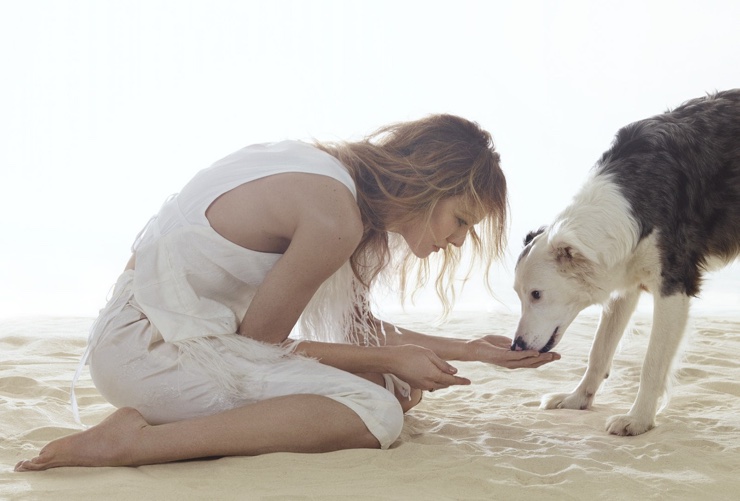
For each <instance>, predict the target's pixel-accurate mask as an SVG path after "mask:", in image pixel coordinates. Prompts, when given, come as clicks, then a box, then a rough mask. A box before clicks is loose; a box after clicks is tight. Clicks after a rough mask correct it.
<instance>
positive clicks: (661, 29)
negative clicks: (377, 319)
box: [0, 0, 740, 317]
mask: <svg viewBox="0 0 740 501" xmlns="http://www.w3.org/2000/svg"><path fill="white" fill-rule="evenodd" d="M739 19H740V2H737V1H735V0H725V1H722V0H705V1H703V2H695V1H673V0H666V1H649V0H641V1H632V0H628V1H622V2H608V3H607V2H590V1H558V2H549V1H544V0H543V1H517V2H503V1H500V2H499V1H491V0H484V1H461V0H455V1H448V2H442V1H433V0H421V1H399V0H390V1H389V0H372V1H363V0H355V1H342V0H337V1H329V0H312V1H287V0H265V1H224V0H207V1H206V0H203V1H187V0H172V1H162V0H143V1H105V0H91V1H71V0H67V1H65V0H54V1H51V0H49V1H42V0H26V1H23V2H20V1H16V0H0V71H2V78H0V138H2V139H1V141H2V142H1V143H0V144H2V146H0V172H1V176H2V177H1V178H0V179H1V182H0V221H2V223H1V225H0V229H1V231H0V252H1V253H2V254H0V256H1V257H2V263H1V266H0V316H4V317H7V316H20V315H46V314H49V315H93V314H94V313H95V312H96V311H97V309H98V308H99V307H101V306H102V304H103V301H104V297H105V294H106V292H107V291H108V289H109V287H110V285H111V284H112V283H113V281H114V280H115V278H116V276H117V274H118V272H119V271H120V270H121V269H122V268H123V266H124V263H125V262H126V260H127V258H128V249H129V246H130V244H131V242H132V241H133V238H134V236H135V235H136V233H137V232H138V230H139V229H140V228H141V227H142V226H143V225H144V223H145V222H146V221H147V220H148V218H149V216H150V215H151V214H153V213H154V212H156V210H157V209H158V208H159V206H160V204H161V202H162V201H163V200H164V199H165V198H166V196H167V195H169V194H171V193H173V192H176V191H178V190H179V189H180V187H181V186H182V184H183V183H184V182H186V181H187V180H188V179H189V178H190V176H191V175H192V174H193V173H194V172H196V171H197V170H199V169H201V168H203V167H206V166H208V165H209V164H210V163H212V162H213V161H215V160H217V159H219V158H221V157H223V156H225V155H226V154H228V153H230V152H231V151H233V150H235V149H237V148H240V147H242V146H245V145H247V144H250V143H255V142H263V141H276V140H281V139H285V138H293V139H311V138H318V139H322V140H332V139H345V138H356V137H360V136H362V135H364V134H366V133H368V132H371V131H372V130H374V129H375V128H377V127H378V126H380V125H383V124H386V123H388V122H392V121H398V120H405V119H413V118H418V117H421V116H423V115H426V114H429V113H434V112H448V113H456V114H460V115H463V116H465V117H467V118H470V119H472V120H475V121H477V122H479V123H480V124H481V125H482V126H484V127H485V128H487V129H489V130H490V131H491V132H492V134H493V136H494V140H495V142H496V144H497V147H498V148H499V151H500V153H501V155H502V159H503V167H504V170H505V173H506V175H507V179H508V182H509V188H510V194H511V208H512V216H513V217H512V231H511V251H510V256H509V258H508V260H507V267H508V271H507V270H504V269H502V270H494V271H495V273H496V278H495V280H494V281H495V283H496V291H497V293H498V295H499V297H500V299H501V300H502V301H503V302H504V303H505V304H508V305H510V306H511V307H512V308H514V309H515V308H516V301H515V297H514V296H513V295H512V293H511V290H510V289H511V278H510V269H511V268H512V267H513V265H511V261H512V260H513V258H514V257H515V256H516V254H517V253H518V250H519V248H520V242H521V238H522V237H523V236H524V234H525V233H526V232H527V231H528V230H529V229H533V228H536V227H538V226H540V225H542V224H545V223H547V222H549V221H550V219H552V217H553V216H554V215H555V214H556V213H557V212H559V211H560V210H561V209H562V208H563V207H564V206H565V204H566V203H567V202H568V200H569V199H570V197H571V196H572V195H573V193H574V192H575V191H576V189H577V188H578V186H579V185H580V184H581V182H582V181H583V179H584V178H585V176H586V172H587V170H588V169H589V168H590V167H591V166H592V165H593V163H594V162H595V161H596V159H597V158H598V157H599V156H600V154H601V153H602V152H603V151H604V150H605V149H607V148H608V146H609V144H610V142H611V139H612V137H613V135H614V133H615V132H616V130H617V129H618V128H619V127H621V126H623V125H625V124H627V123H629V122H632V121H635V120H638V119H641V118H644V117H646V116H649V115H653V114H657V113H660V112H662V111H664V110H665V109H666V108H668V107H673V106H676V105H678V104H680V103H681V102H682V101H684V100H686V99H689V98H692V97H696V96H700V95H702V94H704V93H706V92H711V91H714V90H722V89H727V88H731V87H738V86H740V64H738V63H739V60H738V54H740V30H738V20H739ZM481 291H482V289H481V287H480V283H479V282H478V281H473V282H472V283H471V284H470V286H469V288H468V293H467V294H466V295H465V296H464V297H463V301H462V302H461V303H460V307H461V308H468V309H470V308H486V309H490V308H496V307H497V306H496V305H497V303H495V302H494V301H493V300H492V299H491V298H490V297H488V296H487V295H485V294H483V293H481ZM424 298H425V296H424V295H422V297H421V299H420V303H422V305H424V304H426V299H424ZM429 304H431V303H429ZM698 304H699V306H700V307H703V308H710V309H711V308H724V309H730V310H732V311H737V309H738V306H740V266H738V264H735V265H734V266H732V267H731V268H729V269H726V270H725V271H724V272H722V273H720V274H716V275H715V276H714V277H712V278H711V279H710V281H709V284H708V286H707V288H706V292H705V294H704V298H703V299H702V301H700V302H699V303H698Z"/></svg>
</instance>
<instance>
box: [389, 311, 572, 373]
mask: <svg viewBox="0 0 740 501" xmlns="http://www.w3.org/2000/svg"><path fill="white" fill-rule="evenodd" d="M380 322H381V321H380V320H377V319H376V320H375V323H376V326H377V328H380ZM382 324H383V330H384V331H385V333H386V344H387V345H388V346H397V345H401V344H415V345H418V346H423V347H425V348H427V349H430V350H432V351H433V352H434V353H435V354H436V355H437V356H438V357H440V358H442V359H444V360H460V361H466V362H473V361H477V362H486V363H491V364H494V365H498V366H501V367H506V368H508V369H516V368H524V367H529V368H534V367H540V366H541V365H544V364H546V363H548V362H552V361H554V360H559V359H560V355H559V354H557V353H539V352H537V351H533V350H527V351H512V350H511V349H510V346H511V339H509V338H506V337H504V336H494V335H490V336H485V337H483V338H479V339H453V338H447V337H441V336H431V335H428V334H422V333H420V332H415V331H412V330H409V329H404V328H400V327H397V326H395V325H393V324H391V323H389V322H382Z"/></svg>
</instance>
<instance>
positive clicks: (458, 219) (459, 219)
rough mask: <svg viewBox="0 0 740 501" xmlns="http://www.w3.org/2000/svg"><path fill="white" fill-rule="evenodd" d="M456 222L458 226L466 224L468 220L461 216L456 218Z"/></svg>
mask: <svg viewBox="0 0 740 501" xmlns="http://www.w3.org/2000/svg"><path fill="white" fill-rule="evenodd" d="M457 222H458V224H459V225H460V226H468V222H467V221H465V220H464V219H462V218H457Z"/></svg>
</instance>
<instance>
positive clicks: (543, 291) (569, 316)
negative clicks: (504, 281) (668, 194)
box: [511, 228, 597, 352]
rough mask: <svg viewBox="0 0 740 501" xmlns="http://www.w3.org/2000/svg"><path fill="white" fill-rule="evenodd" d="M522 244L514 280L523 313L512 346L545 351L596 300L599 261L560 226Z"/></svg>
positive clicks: (517, 348)
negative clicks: (595, 279)
mask: <svg viewBox="0 0 740 501" xmlns="http://www.w3.org/2000/svg"><path fill="white" fill-rule="evenodd" d="M524 245H525V247H524V250H523V251H522V253H521V254H520V256H519V260H518V262H517V265H516V272H515V279H514V289H515V290H516V293H517V295H518V296H519V300H520V301H521V303H522V316H521V319H520V320H519V326H518V327H517V330H516V334H515V336H514V344H513V345H512V347H511V349H512V350H538V351H540V352H546V351H549V350H551V349H552V348H553V347H554V346H555V345H557V344H558V342H559V341H560V339H561V338H562V336H563V334H564V333H565V330H566V329H567V328H568V326H569V325H570V323H571V322H572V321H573V319H575V318H576V316H577V315H578V313H580V311H581V310H583V309H584V308H586V307H587V306H590V305H591V304H594V303H595V302H597V299H596V297H595V296H596V295H597V290H596V287H595V286H594V281H593V272H594V269H595V266H596V265H595V263H594V262H593V260H592V259H590V258H589V257H588V256H587V255H586V253H585V252H588V251H587V250H585V249H583V250H582V249H581V246H580V245H579V242H578V241H577V240H576V239H575V238H572V239H569V238H568V235H567V232H565V231H562V228H561V229H558V230H556V231H553V229H552V228H540V229H539V230H537V231H535V232H531V233H530V234H529V235H527V238H526V239H525V241H524ZM584 250H585V252H584Z"/></svg>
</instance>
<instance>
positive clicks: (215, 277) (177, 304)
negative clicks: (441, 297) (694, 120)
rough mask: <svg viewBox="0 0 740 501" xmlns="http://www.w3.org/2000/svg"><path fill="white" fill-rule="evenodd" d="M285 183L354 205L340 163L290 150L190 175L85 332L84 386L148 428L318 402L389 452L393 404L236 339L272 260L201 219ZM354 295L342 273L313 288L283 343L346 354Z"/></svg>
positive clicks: (311, 365)
mask: <svg viewBox="0 0 740 501" xmlns="http://www.w3.org/2000/svg"><path fill="white" fill-rule="evenodd" d="M285 172H302V173H310V174H316V175H323V176H330V177H332V178H334V179H337V180H338V181H340V182H342V183H343V184H344V185H345V186H346V187H347V189H348V190H350V192H351V193H352V194H353V195H354V196H355V197H356V191H355V186H354V183H353V181H352V178H351V177H350V175H349V173H348V172H347V170H346V169H345V168H344V166H343V165H342V164H341V163H340V162H338V161H337V160H336V159H335V158H334V157H332V156H331V155H329V154H327V153H325V152H323V151H321V150H319V149H317V148H315V147H313V146H311V145H309V144H306V143H301V142H297V141H283V142H280V143H271V144H262V145H254V146H250V147H247V148H244V149H242V150H239V151H237V152H235V153H234V154H232V155H229V156H228V157H226V158H224V159H222V160H220V161H218V162H216V163H215V164H214V165H212V166H211V167H209V168H207V169H204V170H202V171H200V172H199V173H198V174H196V176H195V177H194V178H193V179H192V180H191V181H190V182H189V183H188V184H187V185H186V186H185V187H184V188H183V189H182V191H181V192H180V193H179V194H177V195H175V196H174V197H171V198H170V199H169V200H168V201H167V202H165V204H164V205H163V206H162V208H161V209H160V211H159V213H158V214H157V215H156V216H155V217H154V218H152V220H151V221H150V222H149V224H147V226H146V227H145V229H144V230H142V234H141V235H140V237H139V238H137V242H136V243H135V244H134V250H135V252H136V269H135V270H128V271H126V272H124V273H123V274H122V275H121V277H119V280H118V282H117V284H116V287H115V290H114V293H113V296H112V298H111V300H110V301H109V302H108V304H107V305H106V307H105V308H104V309H103V310H101V313H100V316H99V317H98V319H97V320H96V323H95V324H94V326H93V328H92V329H91V335H90V341H89V343H88V353H87V354H86V356H85V359H86V361H87V363H89V365H90V373H91V376H92V379H93V381H94V383H95V385H96V387H97V388H98V390H99V391H100V392H101V394H102V395H103V396H104V397H105V398H106V399H107V400H108V401H109V402H110V403H112V404H113V405H115V406H117V407H124V406H129V407H134V408H135V409H137V410H138V411H139V412H141V413H142V415H143V416H144V417H145V418H146V419H147V421H148V422H150V423H151V424H158V423H165V422H172V421H177V420H181V419H187V418H192V417H197V416H204V415H210V414H215V413H217V412H221V411H225V410H228V409H233V408H236V407H241V406H244V405H247V404H250V403H254V402H258V401H261V400H265V399H268V398H273V397H278V396H284V395H293V394H318V395H324V396H326V397H329V398H332V399H334V400H336V401H338V402H340V403H342V404H344V405H346V406H347V407H349V408H350V409H352V410H353V411H354V412H356V413H357V414H358V416H359V417H360V418H361V419H362V420H363V421H364V423H365V424H366V426H367V427H368V429H369V430H370V432H371V433H373V434H374V435H375V437H376V438H377V439H378V440H379V442H380V444H381V446H382V447H384V448H385V447H388V446H389V445H391V444H392V443H393V442H394V441H395V440H396V438H397V437H398V435H399V434H400V432H401V428H402V426H403V412H402V410H401V406H400V404H399V402H398V400H397V399H396V397H395V396H394V394H393V393H392V392H389V391H388V390H387V389H385V388H382V387H380V386H378V385H376V384H374V383H372V382H369V381H367V380H365V379H363V378H360V377H358V376H355V375H353V374H350V373H347V372H344V371H341V370H339V369H335V368H333V367H330V366H326V365H323V364H321V363H319V362H317V361H315V360H311V359H307V358H304V357H300V356H297V355H294V354H292V353H291V351H290V347H279V346H275V345H271V344H266V343H261V342H258V341H256V340H253V339H250V338H247V337H245V336H240V335H238V334H236V332H237V328H238V326H239V324H240V323H241V320H242V318H243V317H244V314H245V313H246V311H247V308H248V307H249V304H250V302H251V300H252V298H253V297H254V294H255V292H256V291H257V288H258V287H259V285H260V284H261V283H262V280H263V279H264V277H265V275H266V273H267V272H268V271H269V270H270V269H271V268H272V267H273V266H274V264H275V263H276V262H277V261H278V260H279V259H280V257H281V255H280V254H271V253H264V252H256V251H252V250H249V249H245V248H243V247H240V246H238V245H236V244H234V243H232V242H230V241H228V240H226V239H225V238H223V237H222V236H220V235H219V234H218V233H216V231H215V230H213V229H212V228H211V226H210V225H209V223H208V220H207V219H206V216H205V213H206V210H207V209H208V207H209V206H210V205H211V203H212V202H213V201H214V200H215V199H216V198H218V197H219V196H220V195H222V194H223V193H225V192H227V191H229V190H231V189H233V188H235V187H237V186H239V185H241V184H244V183H247V182H250V181H253V180H255V179H260V178H263V177H266V176H270V175H276V174H280V173H285ZM356 285H357V284H356V282H355V279H354V276H353V274H352V271H351V269H350V267H349V263H346V264H345V265H344V266H343V267H342V268H341V269H340V270H338V271H337V272H336V273H335V274H334V275H333V276H332V277H330V278H329V280H327V281H326V282H325V283H324V284H323V285H322V286H321V287H320V289H319V291H318V292H317V293H316V294H315V296H314V298H313V299H312V300H311V302H310V303H309V305H308V307H307V308H306V311H305V312H304V315H303V316H302V322H301V323H302V326H303V327H302V328H300V329H296V330H295V331H294V333H292V334H291V337H292V338H295V339H301V338H304V339H314V340H321V341H330V342H349V332H350V330H351V329H350V326H351V325H353V323H354V324H356V322H357V319H356V318H355V311H356V308H355V307H354V306H355V305H356V302H357V301H358V297H359V295H358V293H357V291H358V287H357V286H356ZM360 327H362V326H360ZM366 332H369V331H366ZM366 340H367V339H366ZM84 362H85V360H83V363H84ZM78 374H79V371H78ZM385 379H386V382H387V383H388V386H389V389H391V388H392V386H393V384H392V382H393V381H395V382H396V385H398V384H400V385H401V387H404V384H403V383H402V382H400V381H398V380H397V379H396V378H393V377H391V376H386V378H385ZM404 389H407V388H404ZM75 410H76V404H75Z"/></svg>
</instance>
